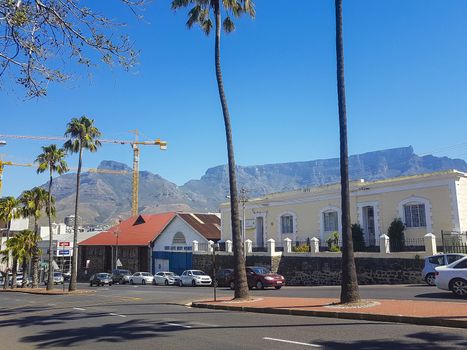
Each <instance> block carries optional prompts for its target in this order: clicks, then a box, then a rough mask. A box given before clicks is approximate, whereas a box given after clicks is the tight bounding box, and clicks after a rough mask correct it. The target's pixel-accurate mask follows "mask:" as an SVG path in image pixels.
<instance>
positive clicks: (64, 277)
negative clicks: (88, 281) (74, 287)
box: [62, 271, 71, 282]
mask: <svg viewBox="0 0 467 350" xmlns="http://www.w3.org/2000/svg"><path fill="white" fill-rule="evenodd" d="M62 274H63V279H64V281H65V282H68V281H69V280H70V279H71V271H67V272H63V273H62Z"/></svg>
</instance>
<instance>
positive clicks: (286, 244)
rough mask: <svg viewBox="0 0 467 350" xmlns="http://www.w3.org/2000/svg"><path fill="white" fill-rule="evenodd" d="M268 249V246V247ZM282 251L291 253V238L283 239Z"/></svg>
mask: <svg viewBox="0 0 467 350" xmlns="http://www.w3.org/2000/svg"><path fill="white" fill-rule="evenodd" d="M268 250H269V247H268ZM284 253H285V254H290V253H292V240H291V239H290V238H286V239H284Z"/></svg>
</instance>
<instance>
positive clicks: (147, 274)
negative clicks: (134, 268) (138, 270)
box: [142, 272, 152, 276]
mask: <svg viewBox="0 0 467 350" xmlns="http://www.w3.org/2000/svg"><path fill="white" fill-rule="evenodd" d="M142 275H143V276H152V275H151V274H150V273H149V272H143V273H142Z"/></svg>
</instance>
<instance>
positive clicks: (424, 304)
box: [192, 297, 467, 328]
mask: <svg viewBox="0 0 467 350" xmlns="http://www.w3.org/2000/svg"><path fill="white" fill-rule="evenodd" d="M338 302H339V300H337V299H329V298H283V297H281V298H275V297H263V298H255V299H252V300H250V301H243V302H237V301H233V300H229V299H223V300H219V301H217V302H214V301H212V300H210V301H198V302H193V303H192V306H193V307H200V308H211V309H221V310H235V311H247V312H261V313H272V314H287V315H300V316H315V317H332V318H346V319H358V320H369V321H383V322H401V323H411V324H420V325H430V326H444V327H456V328H467V300H466V302H465V303H453V302H436V301H414V300H387V299H373V300H364V301H363V303H362V304H361V305H357V306H353V307H344V306H342V305H338V304H337V303H338Z"/></svg>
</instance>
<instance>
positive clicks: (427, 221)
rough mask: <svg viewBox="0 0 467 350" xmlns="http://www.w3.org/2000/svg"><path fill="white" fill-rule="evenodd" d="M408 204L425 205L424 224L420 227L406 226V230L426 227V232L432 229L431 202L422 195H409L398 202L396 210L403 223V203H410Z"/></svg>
mask: <svg viewBox="0 0 467 350" xmlns="http://www.w3.org/2000/svg"><path fill="white" fill-rule="evenodd" d="M410 204H424V205H425V224H426V226H421V227H406V229H407V230H411V229H415V230H420V229H422V230H423V229H426V232H427V233H431V232H432V230H433V221H432V207H431V203H430V201H429V200H428V199H427V198H423V197H415V196H412V197H409V198H406V199H404V200H402V201H401V202H399V205H398V212H399V218H401V219H402V221H403V222H404V224H405V205H410Z"/></svg>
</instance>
